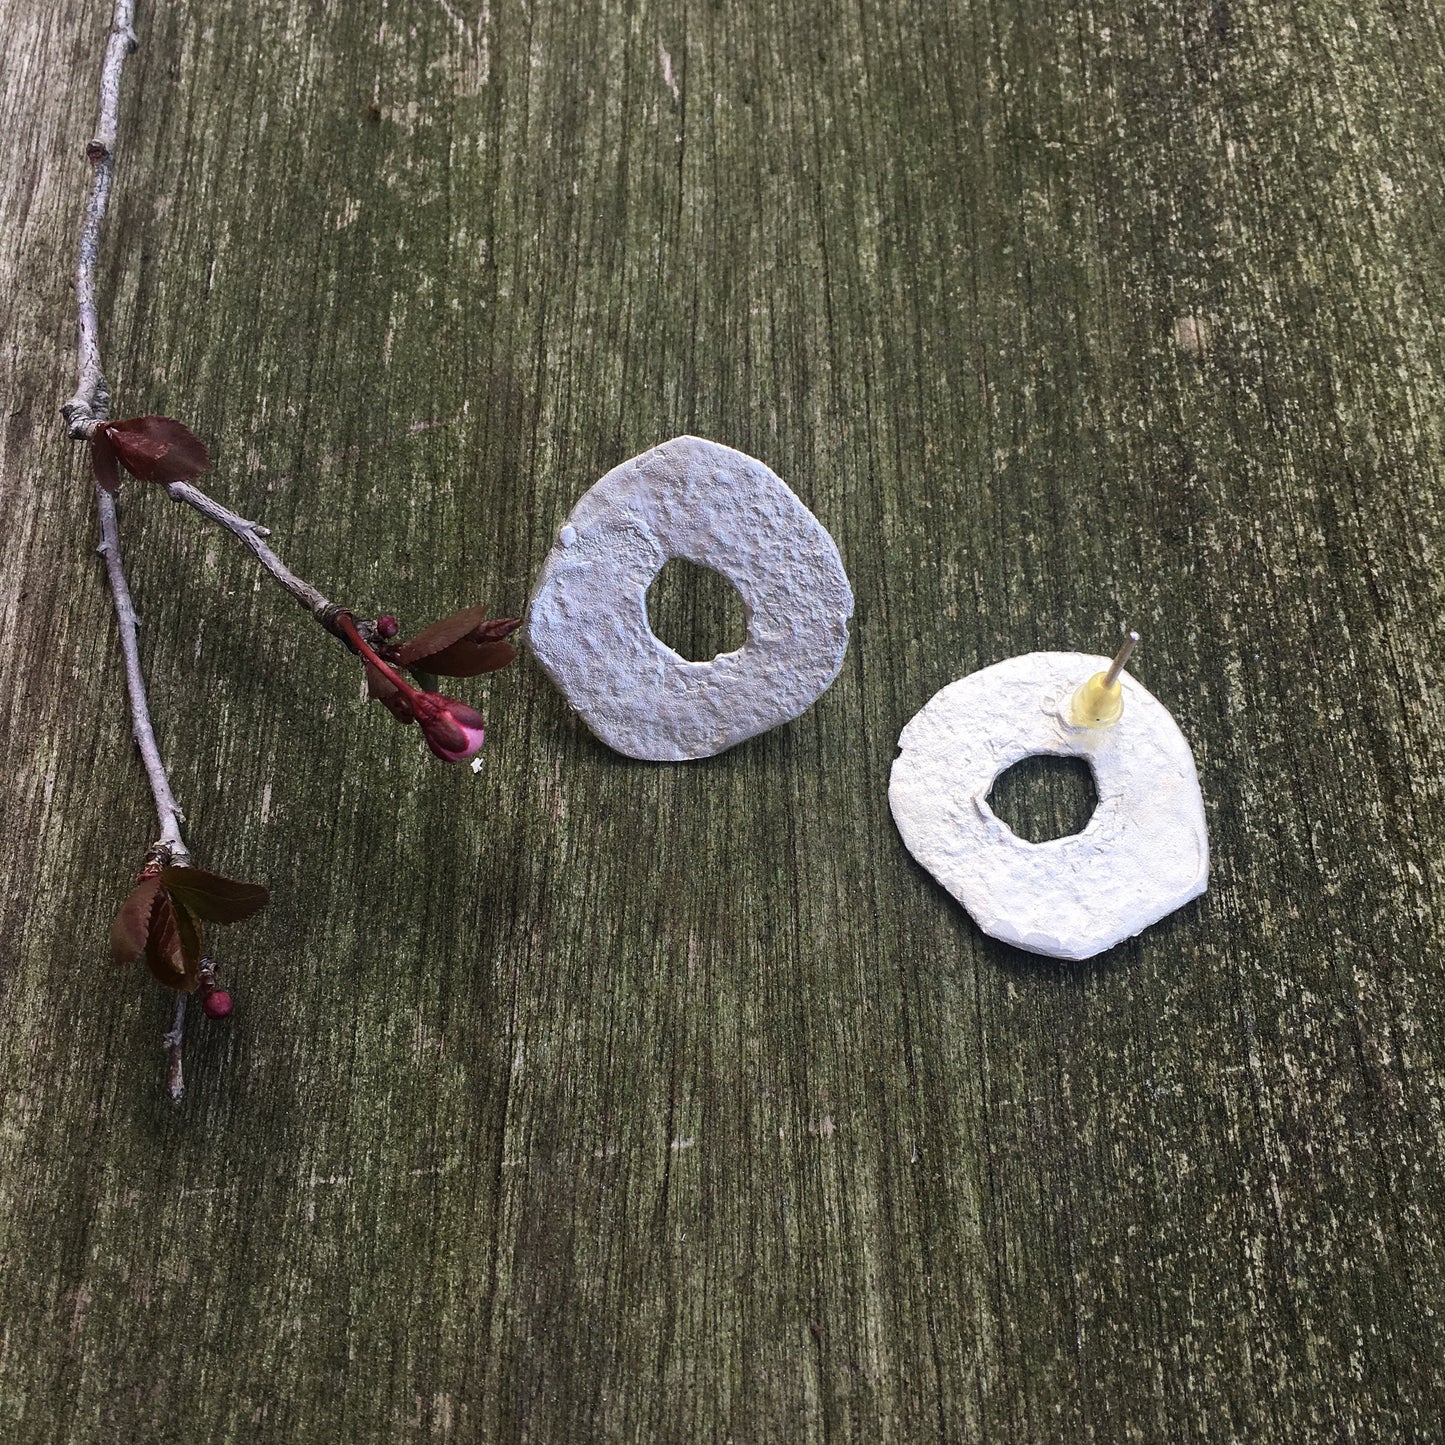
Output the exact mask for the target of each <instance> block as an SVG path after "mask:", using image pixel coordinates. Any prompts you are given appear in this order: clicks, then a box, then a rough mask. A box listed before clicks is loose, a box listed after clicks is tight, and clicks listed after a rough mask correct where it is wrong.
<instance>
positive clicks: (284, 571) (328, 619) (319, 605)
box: [166, 482, 338, 633]
mask: <svg viewBox="0 0 1445 1445" xmlns="http://www.w3.org/2000/svg"><path fill="white" fill-rule="evenodd" d="M166 495H167V496H168V497H169V498H170V499H171V501H173V502H184V503H185V504H186V505H187V506H188V507H194V508H195V509H196V511H198V512H199V513H200V514H201V515H202V516H203V517H205V518H206V519H207V520H208V521H212V522H214V523H215V524H216V525H217V526H218V527H224V528H225V529H226V531H228V532H230V533H231V534H232V535H233V536H236V537H239V538H240V539H241V541H242V542H244V543H245V544H246V546H247V547H249V548H250V549H251V551H252V552H253V553H254V554H255V557H256V560H257V561H258V562H259V563H260V564H261V565H262V566H263V567H264V568H265V569H266V571H267V572H269V573H270V574H271V576H272V577H273V578H275V580H276V581H277V582H278V583H279V584H280V585H281V586H282V587H284V588H285V589H286V591H287V592H289V593H290V594H291V596H292V597H294V598H295V599H296V601H297V602H298V603H300V605H301V606H302V607H303V608H305V610H306V611H307V612H309V613H310V614H311V615H312V616H313V617H314V618H315V619H316V620H317V621H318V622H319V623H320V624H321V625H322V626H323V627H324V628H326V630H327V631H328V632H332V633H334V632H335V631H336V628H335V627H334V626H333V624H332V619H333V618H334V617H335V615H336V613H337V610H338V609H337V608H336V607H335V606H334V605H333V604H332V603H330V602H328V601H327V600H326V598H325V597H323V596H322V595H321V593H320V592H318V591H317V590H316V588H314V587H313V586H312V585H311V584H310V583H309V582H305V581H303V580H302V579H301V578H300V577H298V576H297V575H296V574H295V573H294V572H293V571H292V570H291V569H290V568H289V567H288V566H287V565H286V564H285V563H284V562H283V561H282V560H281V559H280V558H279V557H278V556H277V555H276V554H275V553H274V552H273V551H272V550H271V549H270V547H268V546H267V545H266V543H265V541H264V540H263V539H264V538H266V537H269V536H270V535H271V529H270V528H269V527H263V526H262V525H261V524H260V523H259V522H250V521H247V520H246V518H245V517H242V516H240V515H238V514H237V513H236V512H233V511H232V510H231V509H230V508H229V507H223V506H222V505H221V503H220V502H218V501H216V499H215V498H214V497H210V496H207V495H206V493H205V492H203V491H202V490H201V489H200V488H199V487H193V486H192V485H191V484H190V483H189V482H171V483H170V484H169V485H167V487H166Z"/></svg>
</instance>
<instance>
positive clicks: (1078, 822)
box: [988, 753, 1099, 843]
mask: <svg viewBox="0 0 1445 1445" xmlns="http://www.w3.org/2000/svg"><path fill="white" fill-rule="evenodd" d="M988 805H989V807H990V808H992V809H993V812H994V816H995V817H997V818H999V819H1001V820H1002V821H1003V822H1004V823H1006V824H1008V826H1009V827H1010V828H1012V829H1013V831H1014V832H1015V833H1016V834H1018V836H1019V837H1020V838H1023V839H1024V840H1025V841H1026V842H1029V843H1048V842H1051V841H1052V840H1053V839H1055V838H1068V837H1071V836H1072V835H1073V834H1075V833H1082V832H1083V831H1084V829H1085V828H1086V827H1088V825H1089V819H1090V818H1092V817H1093V816H1094V809H1095V808H1097V807H1098V806H1099V794H1098V790H1097V789H1096V788H1095V787H1094V773H1093V769H1092V768H1090V767H1089V765H1088V763H1086V762H1085V761H1084V759H1083V758H1075V757H1059V756H1058V755H1057V754H1055V753H1034V754H1033V755H1031V756H1030V757H1027V758H1023V759H1022V760H1021V761H1019V762H1017V763H1015V764H1014V765H1013V767H1011V768H1008V769H1006V770H1005V771H1004V772H1002V773H1000V774H999V775H998V777H997V778H995V779H994V783H993V787H992V789H991V790H990V791H989V795H988Z"/></svg>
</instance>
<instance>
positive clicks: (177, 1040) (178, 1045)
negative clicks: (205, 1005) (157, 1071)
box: [161, 993, 186, 1104]
mask: <svg viewBox="0 0 1445 1445" xmlns="http://www.w3.org/2000/svg"><path fill="white" fill-rule="evenodd" d="M161 1042H162V1044H163V1045H164V1047H165V1051H166V1093H168V1094H169V1095H170V1096H171V1103H173V1104H179V1103H180V1102H181V1099H182V1097H183V1096H184V1094H185V1092H186V1071H185V1047H186V995H185V994H183V993H178V994H177V995H176V1011H175V1012H174V1013H173V1014H172V1015H171V1027H170V1032H169V1033H168V1034H166V1036H165V1038H164V1039H163V1040H162V1041H161Z"/></svg>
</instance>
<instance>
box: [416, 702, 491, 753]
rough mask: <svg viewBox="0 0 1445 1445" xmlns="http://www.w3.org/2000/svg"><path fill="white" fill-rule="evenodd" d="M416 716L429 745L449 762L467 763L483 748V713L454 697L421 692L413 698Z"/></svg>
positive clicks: (484, 733)
mask: <svg viewBox="0 0 1445 1445" xmlns="http://www.w3.org/2000/svg"><path fill="white" fill-rule="evenodd" d="M411 710H412V716H413V717H415V719H416V721H417V723H418V724H419V725H420V727H421V730H422V735H423V736H424V737H425V738H426V745H427V747H429V748H430V749H431V750H432V752H434V753H435V754H436V755H437V757H439V758H440V759H441V760H442V761H443V762H447V763H464V762H466V760H467V759H468V758H470V757H473V756H474V755H475V754H476V753H477V752H478V751H480V749H481V746H482V744H483V743H484V742H485V741H486V737H487V729H486V724H485V723H484V722H483V720H482V715H481V713H479V712H477V710H476V709H475V708H470V707H468V706H467V705H466V703H464V702H458V701H457V700H456V698H454V697H444V696H442V694H441V693H439V692H419V693H416V694H415V695H414V696H413V697H412V698H411Z"/></svg>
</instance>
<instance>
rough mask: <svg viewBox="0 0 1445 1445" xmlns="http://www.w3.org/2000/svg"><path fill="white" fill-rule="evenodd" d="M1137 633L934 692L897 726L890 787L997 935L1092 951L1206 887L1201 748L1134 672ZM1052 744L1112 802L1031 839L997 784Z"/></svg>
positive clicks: (949, 877)
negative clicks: (998, 805) (1115, 650)
mask: <svg viewBox="0 0 1445 1445" xmlns="http://www.w3.org/2000/svg"><path fill="white" fill-rule="evenodd" d="M1130 645H1131V644H1126V646H1125V649H1124V652H1123V654H1122V657H1121V658H1116V659H1115V661H1114V663H1113V664H1110V662H1109V659H1107V658H1101V657H1090V656H1086V655H1084V654H1082V653H1078V652H1031V653H1029V654H1028V655H1027V656H1025V657H1011V658H1009V659H1008V661H1006V662H1000V663H996V664H995V665H994V666H992V667H985V668H983V669H982V670H981V671H979V672H975V673H971V674H970V675H969V676H968V677H965V678H963V679H961V680H960V681H958V682H954V683H950V684H949V685H948V686H947V687H945V688H943V689H942V691H940V692H937V693H935V694H934V696H933V697H932V698H931V699H930V700H929V701H928V702H927V703H926V704H925V705H924V707H923V708H922V710H921V711H919V712H918V713H917V714H916V715H915V716H914V717H913V718H912V720H911V721H910V722H909V723H908V725H907V726H906V727H905V728H904V729H903V732H902V734H901V735H900V736H899V739H898V745H899V747H900V748H901V749H902V751H901V752H900V753H899V755H898V757H897V759H895V761H894V763H893V773H892V777H891V779H890V781H889V786H888V803H889V806H890V808H891V809H892V811H893V820H894V822H895V823H896V824H897V826H898V831H899V833H900V834H902V836H903V841H904V843H905V844H906V845H907V847H908V851H909V852H910V853H912V854H913V856H914V857H915V858H916V859H917V860H918V861H919V862H920V863H921V864H922V865H923V866H924V867H925V868H927V869H928V871H929V872H930V873H932V874H933V876H934V877H935V878H936V879H938V881H939V882H940V883H941V884H943V886H944V887H945V888H946V889H947V890H948V891H949V892H950V893H951V894H952V895H953V896H954V897H955V898H956V899H957V900H958V901H959V902H960V903H962V904H963V906H964V907H965V908H966V909H967V910H968V911H969V913H970V914H972V915H973V918H974V921H975V922H976V923H977V924H978V926H979V927H980V928H981V929H982V930H983V931H984V932H985V933H987V934H989V935H990V936H991V937H993V938H999V939H1002V940H1003V941H1004V942H1005V943H1012V944H1014V945H1016V946H1017V947H1019V948H1025V949H1028V950H1029V951H1030V952H1032V953H1042V954H1047V955H1048V956H1050V957H1053V958H1067V959H1084V958H1091V957H1092V956H1093V955H1094V954H1096V953H1101V952H1102V951H1103V950H1104V949H1106V948H1112V947H1113V945H1114V944H1116V943H1119V942H1121V941H1122V940H1124V939H1126V938H1130V937H1132V936H1133V935H1134V934H1136V933H1138V932H1139V931H1140V930H1141V929H1144V928H1147V927H1148V926H1149V925H1150V924H1151V923H1155V922H1157V921H1158V920H1159V919H1161V918H1163V917H1164V916H1165V915H1166V914H1168V913H1172V912H1173V911H1174V910H1175V909H1176V908H1179V907H1182V906H1183V905H1184V904H1185V903H1187V902H1188V901H1189V900H1190V899H1191V898H1197V897H1198V896H1199V895H1200V894H1201V893H1203V892H1204V890H1205V887H1206V886H1207V885H1208V882H1209V834H1208V830H1207V828H1206V826H1205V821H1204V800H1203V798H1202V797H1201V796H1200V792H1199V778H1198V775H1197V773H1196V772H1195V768H1194V755H1193V753H1192V752H1191V751H1190V749H1189V744H1188V742H1187V741H1186V740H1185V738H1184V735H1183V733H1181V732H1180V731H1179V728H1178V727H1177V725H1176V724H1175V722H1174V719H1173V718H1172V717H1171V716H1170V715H1169V712H1168V709H1167V708H1165V707H1164V705H1163V704H1162V703H1161V702H1159V701H1158V700H1157V699H1156V698H1154V697H1153V696H1151V695H1150V693H1149V692H1148V691H1147V690H1146V689H1145V688H1143V687H1141V686H1140V684H1139V683H1137V682H1135V681H1134V679H1133V678H1131V677H1128V676H1127V675H1123V674H1122V666H1123V661H1122V659H1126V658H1127V655H1128V648H1129V646H1130ZM1101 665H1102V668H1107V669H1108V671H1107V672H1105V671H1102V670H1101ZM1039 753H1052V754H1056V755H1060V756H1064V757H1078V758H1083V759H1085V760H1086V761H1087V762H1088V764H1089V766H1090V768H1091V769H1092V771H1093V774H1094V786H1095V791H1096V792H1097V794H1098V799H1099V801H1098V806H1097V807H1096V808H1095V810H1094V815H1093V817H1092V818H1090V820H1089V822H1088V824H1087V826H1086V827H1085V828H1084V830H1083V832H1081V833H1076V834H1075V835H1074V836H1072V837H1069V838H1055V839H1052V840H1050V841H1049V842H1046V843H1030V842H1028V841H1027V840H1025V839H1023V838H1020V837H1019V836H1018V835H1017V834H1016V833H1015V832H1014V831H1013V830H1012V829H1011V828H1009V827H1008V825H1007V824H1006V823H1004V822H1003V821H1002V820H1001V819H1000V818H998V817H997V816H996V815H995V813H994V811H993V809H992V808H990V807H989V804H988V796H989V793H990V791H991V790H992V788H993V785H994V782H995V780H996V779H997V778H998V777H999V775H1000V774H1002V773H1003V772H1005V771H1006V770H1007V769H1009V768H1011V767H1012V766H1013V765H1014V764H1015V763H1017V762H1021V761H1022V760H1023V759H1024V758H1026V757H1031V756H1033V755H1035V754H1039Z"/></svg>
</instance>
